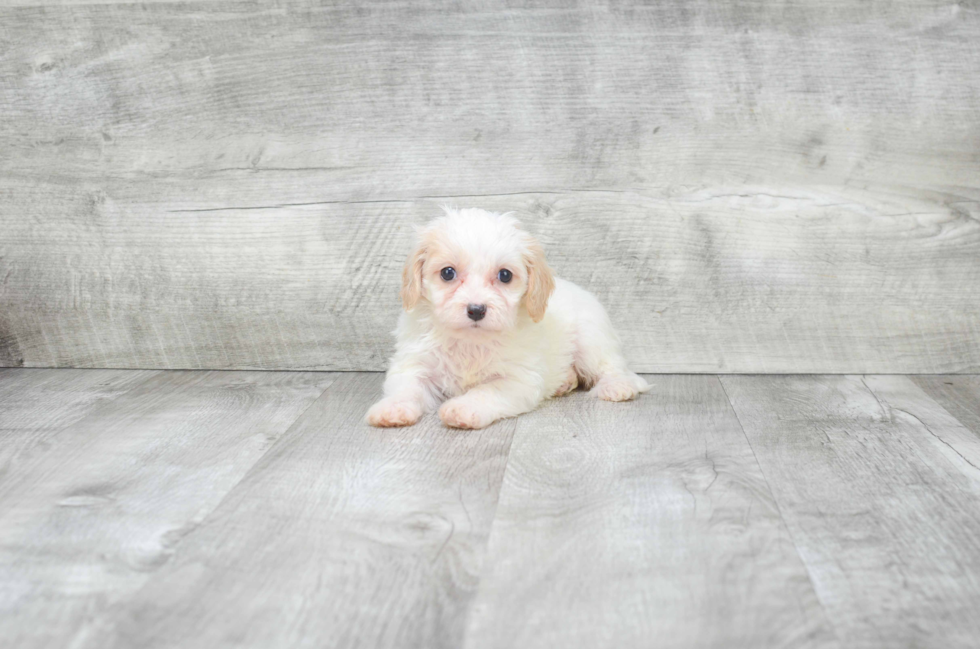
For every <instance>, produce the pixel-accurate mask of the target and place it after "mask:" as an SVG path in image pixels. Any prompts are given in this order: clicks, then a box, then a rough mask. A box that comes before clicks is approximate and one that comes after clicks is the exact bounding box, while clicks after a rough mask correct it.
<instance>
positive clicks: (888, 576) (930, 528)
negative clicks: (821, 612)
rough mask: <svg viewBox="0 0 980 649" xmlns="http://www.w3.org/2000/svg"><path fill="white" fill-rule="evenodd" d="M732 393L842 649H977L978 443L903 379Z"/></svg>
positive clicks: (771, 383)
mask: <svg viewBox="0 0 980 649" xmlns="http://www.w3.org/2000/svg"><path fill="white" fill-rule="evenodd" d="M721 380H722V383H723V384H724V386H725V387H726V389H727V391H728V394H729V396H730V397H731V401H732V405H733V406H734V408H735V411H736V413H737V414H738V417H739V419H740V420H741V423H742V426H743V428H744V430H745V433H746V435H747V436H748V439H749V442H750V443H751V444H752V448H753V450H754V451H755V454H756V456H757V457H758V459H759V463H760V465H761V467H762V471H763V473H764V474H765V476H766V478H767V480H768V482H769V485H770V486H771V488H772V492H773V495H774V496H775V499H776V502H777V503H778V504H779V508H780V511H781V512H782V515H783V518H784V519H785V521H786V523H787V525H788V526H789V530H790V532H791V533H792V535H793V540H794V542H795V543H796V546H797V548H798V549H799V551H800V555H801V556H802V558H803V561H804V562H805V563H806V566H807V568H808V570H809V573H810V576H811V578H812V579H813V583H814V585H815V586H816V590H817V595H818V596H819V597H820V601H821V602H822V603H823V604H824V606H825V607H826V610H827V614H828V618H829V619H830V620H831V622H832V623H833V624H834V626H835V627H836V630H837V634H838V636H839V637H840V639H841V641H842V643H843V644H844V645H845V646H848V647H869V648H871V647H882V646H929V647H962V648H964V649H966V648H967V647H972V646H974V645H975V644H976V639H977V637H978V636H980V621H978V619H977V616H976V611H977V610H978V609H980V519H978V518H977V516H976V512H977V511H978V510H980V479H978V472H977V470H976V467H973V466H971V464H970V462H968V461H967V458H973V459H974V460H976V456H977V453H976V446H975V442H974V443H973V445H971V444H970V442H969V440H968V439H967V437H966V436H968V435H970V433H969V431H965V430H964V429H963V427H962V426H961V425H960V424H959V423H958V422H957V421H956V420H955V419H953V418H952V417H950V416H949V415H948V413H946V412H945V411H943V410H942V408H940V407H939V406H938V405H937V404H935V403H934V402H930V400H929V398H928V397H927V396H926V395H925V394H924V393H922V391H921V390H918V389H917V388H916V386H915V385H914V384H912V383H911V382H909V381H908V380H906V379H904V378H903V377H875V378H871V377H869V378H867V379H865V378H862V377H859V376H838V377H748V376H745V377H734V376H730V377H722V379H721ZM869 385H870V389H869ZM954 449H959V451H958V452H957V451H956V450H954ZM801 476H805V479H801Z"/></svg>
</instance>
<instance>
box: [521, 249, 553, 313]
mask: <svg viewBox="0 0 980 649" xmlns="http://www.w3.org/2000/svg"><path fill="white" fill-rule="evenodd" d="M525 250H526V253H525V257H524V264H525V266H526V267H527V292H526V293H525V294H524V305H525V306H526V307H527V313H528V315H530V316H531V320H533V321H534V322H541V318H543V317H544V312H545V310H546V309H547V308H548V298H549V297H551V293H552V291H554V290H555V276H554V275H553V274H552V272H551V267H550V266H548V260H547V259H545V257H544V248H542V247H541V244H540V243H538V241H537V239H535V238H534V237H532V236H531V235H527V241H526V243H525Z"/></svg>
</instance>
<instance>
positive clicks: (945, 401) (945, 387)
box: [911, 374, 980, 437]
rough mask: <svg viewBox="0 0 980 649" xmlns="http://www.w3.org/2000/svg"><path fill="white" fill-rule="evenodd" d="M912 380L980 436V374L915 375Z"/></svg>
mask: <svg viewBox="0 0 980 649" xmlns="http://www.w3.org/2000/svg"><path fill="white" fill-rule="evenodd" d="M911 380H912V381H914V382H915V384H916V385H918V386H919V387H920V388H922V389H923V390H924V391H925V392H926V394H928V395H929V396H930V397H932V398H933V399H935V400H936V402H937V403H939V404H940V405H941V406H942V407H943V408H945V409H946V410H947V411H948V412H949V413H950V414H951V415H953V416H954V417H956V419H958V420H959V422H960V423H961V424H963V425H964V426H966V427H967V428H969V429H970V430H972V431H973V432H974V434H976V435H977V436H978V437H980V375H976V374H970V375H964V376H949V375H939V376H935V375H934V376H914V377H911Z"/></svg>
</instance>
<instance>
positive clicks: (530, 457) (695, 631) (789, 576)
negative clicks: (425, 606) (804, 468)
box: [466, 376, 837, 649]
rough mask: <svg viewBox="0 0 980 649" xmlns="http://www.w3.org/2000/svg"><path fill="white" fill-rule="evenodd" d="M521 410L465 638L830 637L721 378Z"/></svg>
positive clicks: (780, 641) (815, 641) (669, 380)
mask: <svg viewBox="0 0 980 649" xmlns="http://www.w3.org/2000/svg"><path fill="white" fill-rule="evenodd" d="M654 383H655V386H654V388H653V390H652V391H651V392H650V393H649V394H647V395H644V396H643V397H641V398H640V399H639V400H637V401H636V402H632V403H627V404H610V403H605V402H600V401H597V400H595V399H594V398H592V397H591V396H589V395H587V394H583V393H576V394H573V395H571V396H570V397H568V398H564V399H561V400H557V401H553V402H549V403H548V404H547V405H545V406H544V407H543V408H542V409H541V410H539V411H537V412H535V413H532V414H530V415H526V416H524V417H522V418H521V420H520V424H519V427H518V432H517V434H516V435H515V439H514V443H513V446H512V449H511V457H510V462H509V465H508V468H507V472H506V475H505V478H504V484H503V487H502V489H501V496H500V504H499V506H498V509H497V518H496V520H495V522H494V527H493V532H492V534H491V539H490V544H489V551H488V563H487V568H486V570H485V573H484V576H483V579H482V582H481V586H480V593H479V596H478V598H477V604H476V605H475V606H474V609H473V612H472V614H471V619H470V620H469V625H468V631H467V643H466V646H467V647H468V648H470V649H476V648H484V647H501V648H507V647H522V648H524V647H562V648H566V647H582V648H585V647H649V646H663V647H672V648H676V647H726V648H727V647H795V648H798V647H818V646H820V647H825V646H837V640H836V638H835V637H834V636H833V634H832V632H831V631H830V627H829V625H828V623H827V621H826V619H825V617H824V612H823V609H822V608H821V606H820V604H819V602H818V600H817V598H816V596H815V595H814V591H813V588H812V585H811V584H810V581H809V579H808V576H807V573H806V570H805V568H804V566H803V564H802V562H801V561H800V558H799V557H798V555H797V553H796V550H795V549H794V547H793V544H792V541H791V539H790V537H789V534H788V532H787V530H786V527H785V526H784V524H783V522H782V520H781V519H780V515H779V512H778V509H777V507H776V504H775V502H774V501H773V498H772V496H771V495H770V493H769V490H768V487H767V486H766V483H765V480H764V478H763V476H762V473H761V472H760V470H759V468H758V465H757V464H756V461H755V458H754V457H753V455H752V451H751V449H750V448H749V446H748V444H747V442H746V440H745V437H744V435H743V433H742V431H741V428H740V427H739V424H738V421H737V419H736V418H735V415H734V413H733V412H732V410H731V407H730V405H729V403H728V399H727V397H726V396H725V393H724V391H723V389H722V387H721V385H720V384H719V382H718V380H717V378H715V377H711V376H661V377H657V379H656V380H655V381H654Z"/></svg>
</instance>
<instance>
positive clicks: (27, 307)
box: [0, 0, 980, 372]
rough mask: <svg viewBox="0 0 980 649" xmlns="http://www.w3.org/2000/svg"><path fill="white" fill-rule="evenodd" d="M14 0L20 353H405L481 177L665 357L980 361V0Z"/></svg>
mask: <svg viewBox="0 0 980 649" xmlns="http://www.w3.org/2000/svg"><path fill="white" fill-rule="evenodd" d="M3 4H4V6H3V8H0V365H8V366H15V365H25V366H74V367H141V368H151V367H161V368H205V367H207V368H277V369H284V368H288V369H299V368H302V369H342V370H348V369H359V370H376V369H382V368H383V367H384V365H385V361H386V355H387V354H388V353H389V351H390V349H391V338H390V331H391V329H392V328H393V326H394V322H395V318H396V316H397V313H398V309H399V303H398V298H397V290H398V276H399V271H400V267H401V263H402V261H403V259H404V257H405V255H406V254H407V252H408V247H409V241H410V238H411V227H410V226H411V224H413V223H420V222H423V221H425V220H426V219H428V218H429V217H431V216H433V215H436V214H438V212H439V209H438V206H439V204H442V203H449V204H456V205H459V206H484V207H488V208H492V209H499V210H513V211H515V212H517V213H518V214H519V215H520V216H521V217H522V218H523V219H524V220H525V221H526V222H527V223H528V226H529V228H530V229H531V230H533V231H534V232H536V233H538V234H539V235H540V238H541V239H542V240H543V242H544V244H545V245H546V247H547V249H548V251H549V254H550V258H551V260H552V263H553V265H554V266H555V267H556V268H557V269H558V270H559V271H560V273H561V274H562V275H564V276H565V277H567V278H569V279H572V280H574V281H576V282H579V283H581V284H583V285H585V286H586V287H588V288H590V289H592V290H593V291H595V292H596V293H598V294H599V296H600V297H601V299H602V300H603V301H604V302H605V304H606V305H607V306H608V308H609V310H610V311H611V312H612V315H613V317H614V319H615V321H616V322H617V323H618V325H619V327H620V330H621V332H622V336H623V339H624V343H625V345H626V347H627V351H628V354H629V356H630V358H632V359H633V364H634V366H635V368H636V369H638V370H641V371H652V372H655V371H670V372H685V371H691V372H708V371H710V372H976V371H980V4H978V3H977V2H976V1H975V0H968V1H966V2H960V3H953V2H933V1H930V0H926V1H924V2H911V1H909V2H887V1H873V2H864V1H858V0H848V1H844V2H838V1H834V2H831V1H828V0H813V1H812V2H801V1H797V2H794V1H788V2H777V1H774V2H742V1H720V2H696V1H693V2H692V1H688V0H665V1H663V2H656V3H651V4H650V5H649V6H644V5H641V4H639V3H629V2H598V1H595V2H585V1H583V2H565V1H555V2H542V3H523V2H514V3H484V2H459V3H437V2H424V1H422V0H410V1H408V2H398V3H387V2H374V3H335V4H327V5H326V6H319V5H318V3H313V2H295V3H293V2H191V3H189V4H170V3H150V4H130V3H117V4H91V5H90V4H86V3H81V2H78V3H76V2H68V3H62V2H44V1H43V0H42V1H41V2H34V1H31V0H16V1H15V2H13V3H11V2H9V1H8V2H4V3H3ZM12 5H22V6H12Z"/></svg>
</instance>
